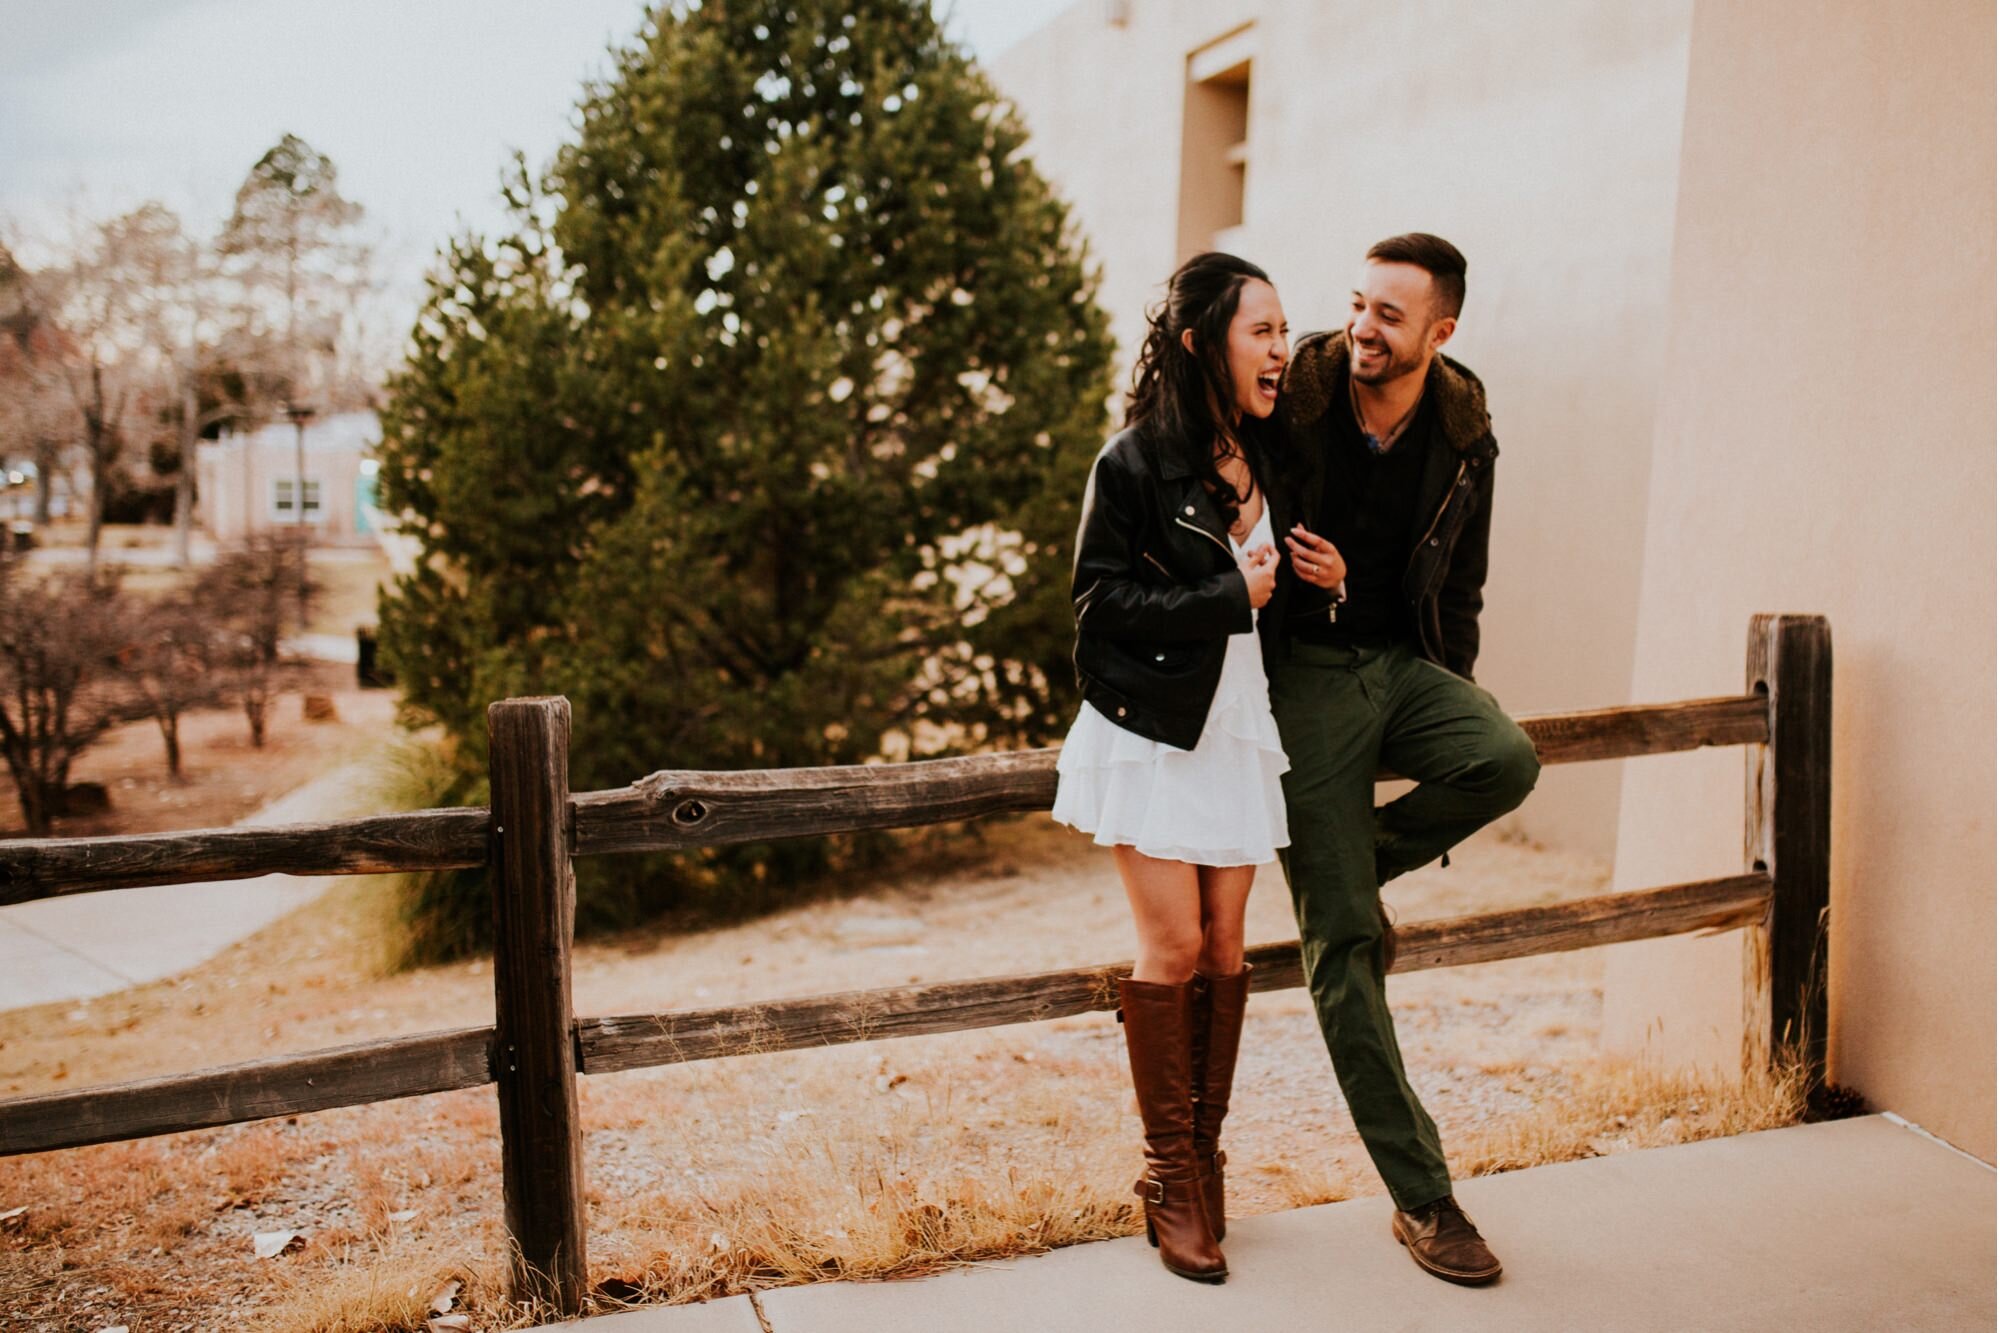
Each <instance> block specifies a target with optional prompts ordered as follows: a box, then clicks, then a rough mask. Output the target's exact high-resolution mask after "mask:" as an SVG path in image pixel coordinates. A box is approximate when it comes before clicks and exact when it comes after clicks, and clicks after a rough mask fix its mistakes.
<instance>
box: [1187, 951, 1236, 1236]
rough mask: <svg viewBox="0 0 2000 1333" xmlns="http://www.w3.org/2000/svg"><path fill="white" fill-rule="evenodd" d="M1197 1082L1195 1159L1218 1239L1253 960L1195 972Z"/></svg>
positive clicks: (1224, 1222) (1224, 1229) (1224, 1228)
mask: <svg viewBox="0 0 2000 1333" xmlns="http://www.w3.org/2000/svg"><path fill="white" fill-rule="evenodd" d="M1191 984H1192V985H1193V987H1194V1020H1193V1033H1192V1035H1193V1060H1192V1071H1191V1072H1192V1086H1193V1088H1194V1160H1195V1169H1196V1170H1197V1171H1198V1172H1199V1173H1200V1176H1201V1201H1202V1206H1203V1207H1204V1208H1206V1209H1207V1210H1208V1228H1209V1230H1211V1231H1213V1232H1214V1233H1215V1238H1216V1239H1217V1240H1221V1239H1223V1237H1224V1236H1225V1235H1226V1234H1227V1233H1228V1230H1229V1221H1228V1218H1227V1217H1226V1216H1225V1215H1224V1211H1223V1181H1222V1168H1223V1166H1224V1165H1225V1164H1226V1163H1227V1162H1228V1161H1229V1158H1228V1155H1227V1154H1225V1153H1224V1152H1223V1151H1222V1147H1221V1141H1222V1121H1223V1118H1224V1117H1225V1116H1227V1115H1228V1114H1229V1090H1230V1087H1231V1086H1232V1085H1233V1084H1234V1083H1235V1081H1236V1052H1237V1049H1238V1048H1239V1047H1240V1046H1241V1045H1242V1043H1243V1007H1244V1005H1245V1003H1246V1002H1247V1001H1248V1000H1249V999H1250V966H1249V964H1247V963H1246V964H1244V966H1243V970H1242V971H1240V972H1238V973H1236V975H1234V976H1229V977H1205V976H1203V975H1201V974H1200V973H1199V972H1197V973H1195V977H1194V981H1193V982H1192V983H1191Z"/></svg>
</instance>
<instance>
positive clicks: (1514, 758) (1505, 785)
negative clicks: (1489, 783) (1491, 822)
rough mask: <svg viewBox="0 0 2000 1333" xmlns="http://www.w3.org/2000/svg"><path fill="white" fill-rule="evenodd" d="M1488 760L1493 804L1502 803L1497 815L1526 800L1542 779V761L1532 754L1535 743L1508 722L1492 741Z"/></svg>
mask: <svg viewBox="0 0 2000 1333" xmlns="http://www.w3.org/2000/svg"><path fill="white" fill-rule="evenodd" d="M1491 758H1492V763H1493V767H1494V775H1493V795H1494V798H1495V800H1496V801H1498V802H1503V803H1504V804H1502V805H1501V807H1500V810H1499V813H1501V814H1505V813H1507V811H1509V810H1512V809H1514V808H1515V807H1517V806H1519V805H1520V804H1521V802H1523V801H1525V800H1527V799H1528V793H1529V792H1532V791H1533V790H1534V789H1535V783H1536V782H1537V781H1539V780H1540V778H1541V776H1542V760H1541V756H1539V755H1537V754H1536V753H1535V743H1534V742H1533V741H1531V740H1529V739H1528V733H1527V732H1525V731H1523V730H1521V728H1520V727H1518V726H1515V725H1513V724H1512V723H1509V724H1508V726H1507V730H1506V731H1505V732H1504V733H1503V734H1502V735H1500V736H1499V737H1496V738H1495V744H1494V747H1493V753H1492V756H1491Z"/></svg>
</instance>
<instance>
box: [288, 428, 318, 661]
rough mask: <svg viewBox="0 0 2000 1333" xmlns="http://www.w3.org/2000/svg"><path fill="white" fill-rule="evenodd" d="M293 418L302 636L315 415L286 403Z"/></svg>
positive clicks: (303, 628)
mask: <svg viewBox="0 0 2000 1333" xmlns="http://www.w3.org/2000/svg"><path fill="white" fill-rule="evenodd" d="M285 415H286V416H287V417H289V418H291V422H292V428H293V436H292V516H293V518H294V520H295V521H296V525H297V530H298V539H299V542H298V545H299V552H298V554H299V633H301V634H303V633H305V632H306V423H307V422H308V421H311V420H312V419H313V416H314V411H313V409H312V408H310V407H308V406H306V405H305V404H304V403H287V404H285Z"/></svg>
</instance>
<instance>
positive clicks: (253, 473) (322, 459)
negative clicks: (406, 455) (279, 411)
mask: <svg viewBox="0 0 2000 1333" xmlns="http://www.w3.org/2000/svg"><path fill="white" fill-rule="evenodd" d="M381 438H382V428H381V425H380V423H379V422H377V420H376V417H375V414H374V413H373V412H343V413H339V414H337V415H334V416H328V417H315V418H313V419H311V420H309V421H308V422H306V427H305V452H304V461H305V466H304V475H303V476H301V475H300V467H299V453H298V436H297V429H296V427H294V426H293V424H292V423H291V422H290V421H289V420H279V421H274V422H271V423H269V424H267V425H264V426H260V427H258V428H257V429H255V430H252V431H248V432H245V433H242V434H229V435H225V436H223V437H222V438H221V439H219V440H214V441H204V442H203V443H202V445H201V448H200V450H199V451H198V452H197V454H196V461H195V468H196V472H195V484H196V487H197V489H198V492H199V497H200V498H199V500H198V502H197V505H196V508H195V514H196V518H197V520H198V521H199V522H200V524H201V526H202V528H203V529H204V530H205V531H206V532H207V533H208V534H209V535H210V536H212V537H214V538H215V540H216V541H218V542H223V543H228V542H233V541H241V540H242V539H243V538H245V537H247V536H248V535H250V534H251V533H254V532H264V531H269V530H272V529H276V528H292V527H295V526H297V525H298V524H300V523H301V522H303V524H304V525H305V527H306V529H307V530H308V531H309V532H310V533H311V534H312V538H313V540H314V541H317V542H329V543H336V544H338V543H347V542H352V543H354V544H357V545H363V544H371V543H373V542H374V541H375V533H376V531H377V530H378V529H379V528H380V526H381V515H380V512H379V511H378V510H377V509H376V507H375V459H374V456H373V454H374V449H375V445H376V444H377V443H378V442H380V440H381Z"/></svg>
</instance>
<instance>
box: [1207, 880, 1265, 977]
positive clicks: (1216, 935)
mask: <svg viewBox="0 0 2000 1333" xmlns="http://www.w3.org/2000/svg"><path fill="white" fill-rule="evenodd" d="M1197 869H1198V872H1199V873H1198V876H1197V878H1198V881H1199V883H1200V886H1201V952H1200V955H1199V956H1198V957H1197V958H1196V960H1195V970H1197V971H1198V972H1200V973H1201V974H1202V975H1203V976H1205V977H1233V976H1235V975H1236V974H1237V973H1238V972H1241V971H1242V970H1243V909H1244V906H1245V905H1246V904H1247V903H1248V902H1249V901H1250V885H1251V883H1252V882H1253V881H1255V880H1256V878H1257V867H1256V866H1200V867H1198V868H1197Z"/></svg>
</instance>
